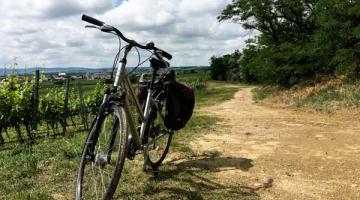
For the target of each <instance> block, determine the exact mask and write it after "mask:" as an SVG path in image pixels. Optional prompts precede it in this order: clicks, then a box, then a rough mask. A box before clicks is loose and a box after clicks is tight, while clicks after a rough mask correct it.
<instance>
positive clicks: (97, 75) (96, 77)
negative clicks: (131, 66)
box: [85, 72, 111, 80]
mask: <svg viewBox="0 0 360 200" xmlns="http://www.w3.org/2000/svg"><path fill="white" fill-rule="evenodd" d="M85 77H86V79H87V80H105V79H110V78H111V74H110V73H106V72H101V73H86V75H85Z"/></svg>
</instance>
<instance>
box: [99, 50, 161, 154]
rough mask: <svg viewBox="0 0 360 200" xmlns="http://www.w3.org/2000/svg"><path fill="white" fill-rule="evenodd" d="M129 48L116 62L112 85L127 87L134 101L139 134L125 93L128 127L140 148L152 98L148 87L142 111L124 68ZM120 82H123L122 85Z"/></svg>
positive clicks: (137, 146) (105, 97)
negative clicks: (139, 122) (137, 116)
mask: <svg viewBox="0 0 360 200" xmlns="http://www.w3.org/2000/svg"><path fill="white" fill-rule="evenodd" d="M130 50H131V47H127V48H125V51H124V55H123V59H122V60H121V61H120V62H119V63H118V64H117V72H116V75H115V81H114V85H113V86H114V87H124V89H126V88H127V89H128V92H129V93H130V98H131V99H132V100H133V101H134V102H135V107H136V110H137V112H138V113H139V115H140V118H141V122H142V123H141V129H140V135H139V134H138V133H137V130H136V126H135V123H134V121H133V118H132V115H131V110H130V107H129V102H128V98H127V95H125V101H124V109H125V114H126V119H127V122H128V124H129V127H130V134H131V136H132V140H133V142H134V145H135V148H136V149H141V148H142V146H141V141H142V139H143V137H144V134H145V127H146V126H147V123H149V122H148V118H149V114H150V105H151V103H154V99H153V97H152V96H151V94H152V89H151V88H149V89H148V93H147V98H146V103H145V110H144V112H143V111H142V108H141V106H140V103H139V101H138V99H137V97H136V95H135V92H134V90H133V88H132V87H131V82H130V79H129V76H128V72H127V70H126V57H127V55H128V53H129V52H130ZM122 83H123V85H122ZM107 98H108V95H105V96H104V100H103V102H105V101H106V99H107ZM161 117H163V116H161Z"/></svg>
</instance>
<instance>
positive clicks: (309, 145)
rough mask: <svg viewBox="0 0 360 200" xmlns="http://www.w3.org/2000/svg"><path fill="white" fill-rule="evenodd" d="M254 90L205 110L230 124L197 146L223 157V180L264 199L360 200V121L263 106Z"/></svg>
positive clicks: (220, 164) (195, 144)
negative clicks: (253, 92) (242, 187)
mask: <svg viewBox="0 0 360 200" xmlns="http://www.w3.org/2000/svg"><path fill="white" fill-rule="evenodd" d="M251 89H252V88H242V89H240V90H239V91H238V92H237V93H236V94H235V97H234V99H232V100H230V101H226V102H224V103H222V104H220V105H216V106H213V107H207V108H205V109H202V110H201V111H202V112H204V113H205V112H206V113H209V114H210V115H216V116H219V117H221V118H223V119H224V120H223V121H222V122H221V123H222V125H220V126H219V127H221V128H219V130H216V131H214V132H212V133H208V134H206V135H204V137H202V138H200V139H199V140H197V141H195V142H193V143H192V147H193V149H195V151H197V152H198V153H202V152H206V151H218V152H219V154H220V157H221V158H223V160H221V159H218V160H216V159H215V160H214V162H212V163H211V165H217V167H218V168H219V169H220V170H219V171H218V172H216V176H217V177H218V178H219V180H220V181H221V182H222V183H224V184H241V185H244V188H249V189H251V190H252V191H255V192H256V193H257V194H258V195H259V196H260V197H261V199H360V123H359V121H355V120H354V119H351V118H346V117H342V116H328V115H322V114H319V113H309V112H303V111H297V110H293V109H283V108H276V107H271V106H269V105H261V104H257V103H255V102H253V100H252V95H251ZM224 159H225V160H224ZM230 161H231V162H230ZM209 167H211V166H209Z"/></svg>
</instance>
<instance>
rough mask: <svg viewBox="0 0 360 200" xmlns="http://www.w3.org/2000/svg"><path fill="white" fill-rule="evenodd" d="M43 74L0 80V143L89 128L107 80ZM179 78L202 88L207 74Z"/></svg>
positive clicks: (13, 76)
mask: <svg viewBox="0 0 360 200" xmlns="http://www.w3.org/2000/svg"><path fill="white" fill-rule="evenodd" d="M43 77H44V75H41V74H38V75H36V73H35V74H34V76H31V77H30V76H28V77H24V78H23V77H20V76H18V75H9V76H7V77H6V79H5V80H4V81H3V83H2V84H0V105H1V107H0V145H3V144H5V143H9V142H19V143H21V144H23V143H25V142H26V141H28V142H29V143H30V144H31V143H33V142H34V140H35V139H36V138H38V137H43V136H50V135H53V136H55V135H63V136H65V135H69V136H71V135H72V134H73V132H74V130H79V129H88V128H89V124H90V123H91V120H92V118H93V116H94V115H96V113H97V111H98V109H99V106H100V103H101V100H102V97H103V90H104V88H105V86H106V85H105V83H103V82H101V81H84V80H70V79H67V80H66V81H65V82H64V83H63V84H58V83H52V82H49V81H43V79H44V78H43ZM205 77H206V76H205ZM180 81H185V82H187V83H188V84H190V85H191V86H192V87H193V88H194V89H196V90H200V89H203V88H204V87H205V85H206V81H207V78H203V77H201V76H199V75H198V74H196V73H193V74H187V75H186V76H185V78H182V80H180ZM68 129H73V130H71V131H69V130H68Z"/></svg>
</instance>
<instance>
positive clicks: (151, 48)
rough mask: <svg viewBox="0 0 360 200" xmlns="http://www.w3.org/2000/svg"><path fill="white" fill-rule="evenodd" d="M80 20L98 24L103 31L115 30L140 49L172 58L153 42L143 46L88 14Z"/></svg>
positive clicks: (123, 38) (122, 37)
mask: <svg viewBox="0 0 360 200" xmlns="http://www.w3.org/2000/svg"><path fill="white" fill-rule="evenodd" d="M81 20H83V21H86V22H88V23H90V24H94V25H96V26H100V30H101V31H103V32H112V31H113V32H115V33H116V34H117V35H118V36H119V37H120V38H121V39H122V40H124V41H125V42H127V43H129V44H130V45H132V46H135V47H138V48H140V49H147V50H154V51H157V53H160V55H161V56H164V57H165V58H167V59H169V60H171V58H172V55H171V54H169V53H168V52H166V51H164V50H161V49H159V48H157V47H155V46H154V43H149V44H148V45H145V46H144V45H141V44H139V43H137V42H136V41H135V40H130V39H129V38H127V37H125V36H124V35H123V34H122V33H121V32H120V31H119V30H118V29H117V28H115V27H113V26H109V25H107V24H105V23H104V22H102V21H100V20H98V19H95V18H93V17H90V16H88V15H82V17H81Z"/></svg>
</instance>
